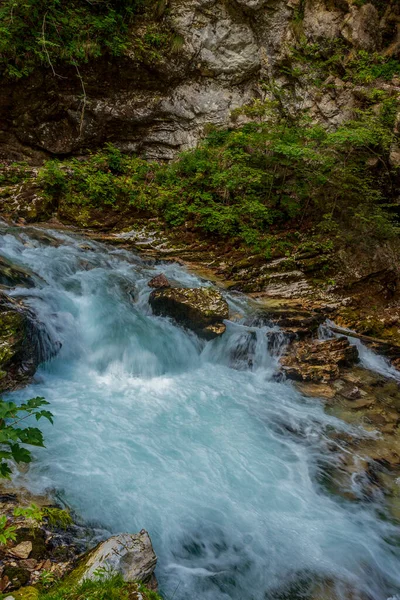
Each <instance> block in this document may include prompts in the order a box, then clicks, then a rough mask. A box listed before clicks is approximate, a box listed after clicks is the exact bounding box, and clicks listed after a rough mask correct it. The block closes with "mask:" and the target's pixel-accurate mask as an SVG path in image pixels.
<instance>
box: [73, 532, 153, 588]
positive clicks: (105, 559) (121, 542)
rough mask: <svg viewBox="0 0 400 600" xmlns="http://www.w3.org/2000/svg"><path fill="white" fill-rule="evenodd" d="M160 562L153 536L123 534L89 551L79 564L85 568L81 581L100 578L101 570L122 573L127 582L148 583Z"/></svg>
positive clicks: (146, 534) (145, 533)
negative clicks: (151, 538) (155, 550)
mask: <svg viewBox="0 0 400 600" xmlns="http://www.w3.org/2000/svg"><path fill="white" fill-rule="evenodd" d="M156 563H157V556H156V555H155V552H154V550H153V545H152V543H151V540H150V536H149V534H148V533H147V531H145V530H144V529H142V530H141V531H140V533H135V534H130V533H122V534H120V535H114V536H113V537H110V538H109V539H108V540H106V541H105V542H101V543H100V544H99V545H98V546H97V547H96V548H95V549H94V550H92V551H91V552H89V554H88V555H87V557H86V559H84V560H83V563H82V564H81V565H80V566H79V567H78V569H79V571H80V572H81V569H82V570H83V573H82V575H81V576H80V581H83V580H85V579H96V578H98V576H99V573H101V572H107V573H115V574H116V573H119V574H121V575H122V577H123V579H124V581H127V582H135V581H140V582H143V583H147V582H149V581H150V580H151V579H152V576H153V572H154V569H155V567H156Z"/></svg>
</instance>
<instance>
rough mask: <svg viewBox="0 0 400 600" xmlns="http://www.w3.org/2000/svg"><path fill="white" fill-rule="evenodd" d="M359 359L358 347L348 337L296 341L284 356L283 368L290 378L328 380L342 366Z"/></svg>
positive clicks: (333, 377) (337, 373)
mask: <svg viewBox="0 0 400 600" xmlns="http://www.w3.org/2000/svg"><path fill="white" fill-rule="evenodd" d="M357 360H358V350H357V348H356V346H354V345H351V344H350V342H349V340H348V339H347V338H346V337H340V338H335V339H332V340H325V341H313V340H311V341H305V342H295V343H293V344H292V345H291V346H289V348H288V350H287V352H286V353H285V354H284V355H283V356H282V358H281V365H282V370H283V372H284V373H285V374H286V376H287V377H288V378H289V379H294V380H297V381H313V382H328V381H332V380H334V379H336V378H337V377H339V375H340V369H341V368H343V367H349V366H351V365H353V364H354V363H356V362H357Z"/></svg>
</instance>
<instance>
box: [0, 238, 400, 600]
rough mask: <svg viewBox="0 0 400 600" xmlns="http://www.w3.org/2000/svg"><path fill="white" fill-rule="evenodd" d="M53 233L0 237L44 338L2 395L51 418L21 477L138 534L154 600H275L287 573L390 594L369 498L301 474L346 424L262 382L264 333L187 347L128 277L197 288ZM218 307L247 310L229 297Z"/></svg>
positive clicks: (142, 284)
mask: <svg viewBox="0 0 400 600" xmlns="http://www.w3.org/2000/svg"><path fill="white" fill-rule="evenodd" d="M54 235H55V236H56V237H57V238H58V239H59V241H60V243H61V245H60V246H58V247H52V246H49V245H43V244H42V243H40V242H38V241H36V240H34V239H32V238H31V237H30V235H29V231H28V230H27V231H26V232H24V230H21V229H13V230H9V229H8V230H6V228H3V231H2V235H1V237H0V254H2V255H3V256H6V257H8V258H11V259H12V260H14V261H16V262H18V263H20V264H21V265H25V266H27V267H29V268H31V269H32V270H33V271H34V272H35V273H37V274H38V275H39V276H40V277H41V280H38V282H37V287H36V288H34V289H29V290H21V288H18V290H17V293H19V294H22V295H23V296H25V301H26V302H27V303H29V305H30V306H31V307H32V308H33V309H34V310H35V312H36V314H37V315H38V318H39V319H40V320H41V321H42V322H43V323H45V324H46V328H47V331H48V333H49V335H50V338H51V340H53V343H57V342H61V343H62V349H61V351H60V353H59V354H58V356H57V357H56V358H54V359H53V360H52V361H50V362H48V363H47V364H45V365H43V366H42V367H41V368H40V369H39V371H38V374H37V377H36V380H35V382H34V383H33V384H32V385H30V386H29V387H28V388H25V389H24V390H21V391H19V392H17V393H13V394H11V395H10V396H11V397H12V398H13V399H16V400H22V399H26V398H29V397H31V396H37V395H40V396H44V397H45V398H46V399H47V400H48V401H49V402H50V403H51V410H52V412H53V413H54V415H55V423H54V426H51V425H50V424H46V423H43V428H44V433H45V438H46V441H47V448H45V449H39V450H35V461H34V463H33V464H32V466H31V468H30V470H29V473H28V474H27V475H26V476H23V477H22V479H23V480H24V481H25V482H26V481H27V482H28V484H29V486H30V487H31V488H32V489H33V490H34V491H41V490H43V489H56V490H58V491H59V493H60V494H61V495H62V497H63V498H64V499H65V501H66V502H67V503H68V505H70V506H72V507H73V509H74V510H75V511H76V512H77V513H78V514H79V515H80V516H81V517H82V518H83V519H85V520H87V521H88V522H91V523H93V524H96V525H98V526H101V527H104V528H105V529H107V530H108V531H109V532H113V533H115V532H122V531H128V532H135V531H138V530H140V529H142V528H146V529H147V530H148V531H149V533H150V535H151V537H152V540H153V543H154V547H155V550H156V553H157V555H158V557H159V561H158V566H157V576H158V578H159V581H160V587H161V591H162V592H163V593H164V594H165V597H166V598H168V599H169V600H172V598H174V599H175V600H188V599H196V600H227V599H228V598H229V599H233V600H236V599H237V600H239V599H240V600H261V599H264V598H274V597H275V598H276V597H278V596H277V594H278V592H277V590H279V589H280V588H282V586H285V585H289V584H290V583H291V582H294V581H297V580H299V578H302V579H304V577H309V578H311V579H315V580H316V581H317V580H319V579H320V578H322V579H324V578H329V579H333V580H335V581H336V582H338V586H339V588H340V587H341V589H345V588H346V586H351V587H352V588H354V589H355V590H357V593H356V595H355V596H353V597H357V595H358V594H359V595H360V597H361V596H362V595H363V594H367V597H369V598H373V599H376V600H383V599H386V598H388V597H389V596H395V595H396V594H398V593H399V590H400V569H399V564H400V563H399V546H398V540H399V537H398V536H399V533H400V531H399V529H398V528H396V527H395V526H394V525H392V524H391V523H390V522H389V521H385V520H382V519H380V518H379V517H378V516H377V510H376V509H377V507H376V505H368V504H363V503H361V502H360V503H357V504H355V503H351V502H345V501H343V500H340V499H338V498H335V497H332V496H330V495H329V494H328V492H327V491H326V490H324V489H323V488H321V486H320V485H319V484H318V483H317V480H318V477H317V476H318V475H319V470H320V468H321V466H320V465H321V461H325V462H326V461H327V460H328V461H329V460H334V459H333V457H332V459H330V455H329V454H328V450H327V442H326V436H327V431H328V430H332V428H333V429H335V428H336V429H341V430H345V431H349V432H350V431H351V430H350V428H349V426H348V425H345V424H344V423H341V422H340V421H338V420H337V419H335V418H333V417H329V416H328V415H326V414H325V413H324V411H323V407H322V404H321V403H319V401H318V400H313V399H305V398H303V397H302V396H301V395H300V394H299V393H298V392H296V391H295V389H294V388H293V387H292V386H291V385H290V384H289V383H285V382H278V381H275V380H274V379H273V374H274V372H275V370H276V357H274V356H271V355H270V354H269V352H268V348H267V342H266V332H267V329H266V328H265V327H264V328H257V327H246V326H245V325H244V324H243V323H230V322H229V323H228V328H227V333H226V334H225V335H224V336H223V337H222V338H221V339H218V340H214V341H212V342H207V343H205V342H203V341H200V340H199V339H198V338H197V337H196V336H195V335H194V334H192V333H189V332H187V331H185V330H183V329H182V328H179V327H177V326H175V325H174V324H173V323H172V322H170V321H169V320H168V319H163V318H160V317H154V316H153V315H152V314H151V310H150V309H149V307H148V302H147V300H148V295H149V292H150V290H149V288H148V287H147V285H146V282H147V281H148V280H149V279H150V278H151V277H153V276H154V275H155V274H157V273H159V272H160V271H162V272H164V273H165V274H166V275H167V277H168V278H169V279H170V280H171V281H174V282H176V283H177V284H179V285H183V286H198V285H205V284H206V285H208V284H207V282H202V281H200V280H199V279H198V278H197V277H195V276H194V275H191V274H189V273H188V272H186V271H185V270H184V269H183V268H181V267H180V266H178V265H175V264H164V265H161V266H160V265H155V264H151V263H148V262H146V261H143V260H142V259H141V258H140V257H138V256H135V255H134V254H131V253H129V252H125V251H123V250H116V249H110V248H107V247H105V246H102V245H99V244H95V243H92V242H87V241H85V242H84V243H85V245H88V244H89V246H90V248H91V249H90V250H88V249H84V250H83V249H82V248H80V245H81V244H82V243H83V240H82V239H79V238H76V237H72V236H68V235H65V234H61V233H54ZM228 300H229V302H230V303H231V305H232V308H233V312H237V310H238V309H239V310H240V311H242V312H243V313H244V316H246V314H245V313H246V312H247V313H249V314H250V313H251V309H250V307H249V306H247V304H246V301H245V299H244V298H243V297H235V296H228ZM243 322H244V321H243ZM248 358H250V359H251V360H250V361H249V360H248ZM353 433H354V434H357V432H353ZM358 433H360V435H362V432H358Z"/></svg>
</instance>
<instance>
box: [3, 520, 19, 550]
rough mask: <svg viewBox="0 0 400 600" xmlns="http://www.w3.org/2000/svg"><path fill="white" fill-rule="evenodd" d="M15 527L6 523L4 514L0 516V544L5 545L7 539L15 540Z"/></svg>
mask: <svg viewBox="0 0 400 600" xmlns="http://www.w3.org/2000/svg"><path fill="white" fill-rule="evenodd" d="M16 529H17V528H16V527H14V525H9V524H8V519H7V517H6V515H1V516H0V546H5V545H6V544H7V542H8V541H15V539H16V537H17V534H16Z"/></svg>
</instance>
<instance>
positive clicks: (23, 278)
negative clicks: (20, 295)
mask: <svg viewBox="0 0 400 600" xmlns="http://www.w3.org/2000/svg"><path fill="white" fill-rule="evenodd" d="M0 285H4V286H7V287H14V286H16V285H22V286H24V287H28V288H31V287H34V285H35V282H34V280H33V274H32V273H30V272H29V271H28V270H27V269H24V268H23V267H20V266H19V265H16V264H14V263H12V262H11V261H10V260H8V259H7V258H5V257H4V256H0Z"/></svg>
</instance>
